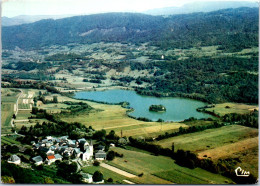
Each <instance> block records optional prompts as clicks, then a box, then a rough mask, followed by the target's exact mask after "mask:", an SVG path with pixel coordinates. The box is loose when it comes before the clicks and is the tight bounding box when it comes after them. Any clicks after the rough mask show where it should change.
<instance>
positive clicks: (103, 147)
mask: <svg viewBox="0 0 260 186" xmlns="http://www.w3.org/2000/svg"><path fill="white" fill-rule="evenodd" d="M97 150H102V151H104V150H105V146H103V145H98V146H97Z"/></svg>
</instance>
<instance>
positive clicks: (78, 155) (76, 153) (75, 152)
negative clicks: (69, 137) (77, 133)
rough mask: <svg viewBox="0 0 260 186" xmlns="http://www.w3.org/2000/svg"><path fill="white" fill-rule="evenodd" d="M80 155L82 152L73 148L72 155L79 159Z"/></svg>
mask: <svg viewBox="0 0 260 186" xmlns="http://www.w3.org/2000/svg"><path fill="white" fill-rule="evenodd" d="M81 154H82V152H81V151H80V149H79V148H75V149H74V151H73V155H74V156H75V157H76V158H79V157H80V155H81Z"/></svg>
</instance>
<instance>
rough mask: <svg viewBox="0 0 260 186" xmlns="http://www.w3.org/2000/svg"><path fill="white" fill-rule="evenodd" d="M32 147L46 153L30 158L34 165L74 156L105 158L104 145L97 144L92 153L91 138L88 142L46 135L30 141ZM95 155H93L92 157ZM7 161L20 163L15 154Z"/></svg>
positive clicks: (83, 159)
mask: <svg viewBox="0 0 260 186" xmlns="http://www.w3.org/2000/svg"><path fill="white" fill-rule="evenodd" d="M31 144H32V146H33V148H34V149H38V150H39V151H41V152H42V153H45V154H46V157H47V158H46V159H45V160H44V159H43V158H42V157H41V156H36V157H33V158H32V160H33V161H34V163H35V164H36V165H40V164H42V163H44V162H45V163H46V164H48V165H50V164H52V163H54V162H55V161H57V160H60V161H62V159H63V158H65V157H66V158H72V159H73V158H74V159H80V160H82V161H89V160H92V159H93V158H95V159H96V160H105V159H106V152H105V151H104V150H105V147H104V146H102V145H99V146H98V147H97V148H96V151H97V152H96V153H95V154H94V147H93V144H92V140H91V141H90V142H88V141H87V140H86V139H84V138H82V139H78V140H71V139H68V136H62V137H59V138H56V137H52V136H47V137H46V139H43V140H40V141H39V142H38V143H36V142H35V141H32V142H31ZM94 155H95V157H94ZM8 162H9V163H14V164H20V163H21V159H20V158H19V157H18V156H17V155H12V156H11V157H10V158H9V159H8Z"/></svg>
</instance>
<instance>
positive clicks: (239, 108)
mask: <svg viewBox="0 0 260 186" xmlns="http://www.w3.org/2000/svg"><path fill="white" fill-rule="evenodd" d="M228 107H229V108H228ZM254 109H257V110H258V106H257V105H246V104H242V103H222V104H216V105H215V107H213V108H207V109H206V110H207V111H210V112H214V113H216V114H217V115H219V116H224V115H225V114H230V113H237V114H248V113H250V112H251V111H253V110H254Z"/></svg>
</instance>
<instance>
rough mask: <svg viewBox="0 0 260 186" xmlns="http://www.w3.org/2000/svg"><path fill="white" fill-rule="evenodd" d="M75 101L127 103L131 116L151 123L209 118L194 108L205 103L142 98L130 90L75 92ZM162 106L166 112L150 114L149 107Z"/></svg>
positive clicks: (181, 99)
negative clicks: (132, 110) (147, 119)
mask: <svg viewBox="0 0 260 186" xmlns="http://www.w3.org/2000/svg"><path fill="white" fill-rule="evenodd" d="M75 98H77V99H90V100H95V101H103V102H108V103H119V102H123V101H127V102H129V103H130V107H132V108H134V112H131V113H130V115H131V116H135V117H145V118H149V119H151V120H153V121H157V120H158V119H159V118H161V119H163V120H165V121H183V120H184V119H188V118H190V117H195V118H198V119H200V118H209V117H211V116H210V115H208V114H205V113H201V112H197V111H196V108H198V107H202V106H205V105H206V103H203V102H201V101H196V100H192V99H186V98H157V97H152V96H142V95H139V94H137V93H136V92H135V91H131V90H106V91H91V92H76V93H75ZM152 104H155V105H160V104H161V105H164V106H165V107H166V112H151V111H149V107H150V105H152Z"/></svg>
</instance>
